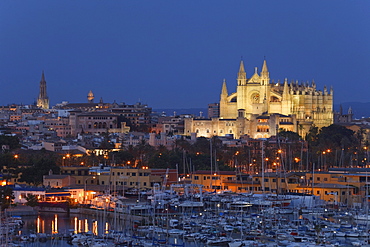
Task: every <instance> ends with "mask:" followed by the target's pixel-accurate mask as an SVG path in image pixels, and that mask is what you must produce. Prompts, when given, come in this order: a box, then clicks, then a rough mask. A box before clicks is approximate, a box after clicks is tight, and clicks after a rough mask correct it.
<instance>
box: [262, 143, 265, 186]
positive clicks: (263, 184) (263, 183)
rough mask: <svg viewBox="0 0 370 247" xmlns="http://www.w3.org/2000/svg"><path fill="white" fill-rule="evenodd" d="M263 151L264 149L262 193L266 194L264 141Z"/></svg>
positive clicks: (263, 152)
mask: <svg viewBox="0 0 370 247" xmlns="http://www.w3.org/2000/svg"><path fill="white" fill-rule="evenodd" d="M261 149H262V183H261V185H262V193H265V151H264V145H263V140H262V142H261Z"/></svg>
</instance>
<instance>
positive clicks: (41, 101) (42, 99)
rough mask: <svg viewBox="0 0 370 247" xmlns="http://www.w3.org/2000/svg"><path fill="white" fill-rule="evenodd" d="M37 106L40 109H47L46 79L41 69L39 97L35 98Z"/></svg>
mask: <svg viewBox="0 0 370 247" xmlns="http://www.w3.org/2000/svg"><path fill="white" fill-rule="evenodd" d="M37 106H38V107H40V108H42V109H49V98H48V95H47V93H46V81H45V74H44V71H42V74H41V81H40V93H39V97H38V98H37Z"/></svg>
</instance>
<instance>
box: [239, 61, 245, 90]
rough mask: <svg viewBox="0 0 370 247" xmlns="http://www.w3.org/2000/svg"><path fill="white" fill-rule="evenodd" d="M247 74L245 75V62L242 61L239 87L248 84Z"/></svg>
mask: <svg viewBox="0 0 370 247" xmlns="http://www.w3.org/2000/svg"><path fill="white" fill-rule="evenodd" d="M246 80H247V73H245V69H244V62H243V60H241V61H240V66H239V72H238V85H243V84H245V83H246Z"/></svg>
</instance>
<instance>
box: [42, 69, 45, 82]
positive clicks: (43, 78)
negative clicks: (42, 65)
mask: <svg viewBox="0 0 370 247" xmlns="http://www.w3.org/2000/svg"><path fill="white" fill-rule="evenodd" d="M41 81H45V74H44V70H42V74H41Z"/></svg>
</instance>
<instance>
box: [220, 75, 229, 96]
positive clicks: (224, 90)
mask: <svg viewBox="0 0 370 247" xmlns="http://www.w3.org/2000/svg"><path fill="white" fill-rule="evenodd" d="M221 94H222V95H226V96H227V95H228V92H227V86H226V80H225V79H224V81H223V83H222V90H221Z"/></svg>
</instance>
